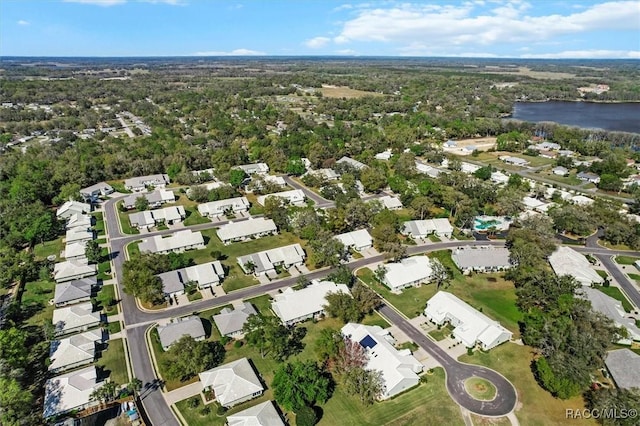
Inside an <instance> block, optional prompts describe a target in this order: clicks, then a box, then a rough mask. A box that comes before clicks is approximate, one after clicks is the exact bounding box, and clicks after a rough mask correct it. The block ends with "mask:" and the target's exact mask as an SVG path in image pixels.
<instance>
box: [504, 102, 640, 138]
mask: <svg viewBox="0 0 640 426" xmlns="http://www.w3.org/2000/svg"><path fill="white" fill-rule="evenodd" d="M511 117H512V118H514V119H516V120H523V121H532V122H534V123H537V122H540V121H553V122H556V123H560V124H565V125H568V126H577V127H583V128H587V129H604V130H615V131H620V132H633V133H640V103H596V102H565V101H549V102H516V103H515V104H514V105H513V114H512V116H511Z"/></svg>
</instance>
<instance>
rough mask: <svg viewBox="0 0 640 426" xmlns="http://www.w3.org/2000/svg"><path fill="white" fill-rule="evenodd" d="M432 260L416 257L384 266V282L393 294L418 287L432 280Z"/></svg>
mask: <svg viewBox="0 0 640 426" xmlns="http://www.w3.org/2000/svg"><path fill="white" fill-rule="evenodd" d="M431 265H432V263H431V259H429V258H428V257H426V256H414V257H408V258H406V259H402V260H401V261H400V262H396V263H387V264H386V265H384V269H385V274H384V278H383V279H382V282H383V283H384V285H386V286H387V287H389V289H391V291H392V292H394V293H400V292H401V291H402V290H404V289H405V288H409V287H418V286H419V285H420V284H422V283H427V282H429V280H430V279H431V274H432V273H433V270H432V269H431Z"/></svg>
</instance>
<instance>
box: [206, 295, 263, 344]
mask: <svg viewBox="0 0 640 426" xmlns="http://www.w3.org/2000/svg"><path fill="white" fill-rule="evenodd" d="M256 314H257V312H256V310H255V309H254V307H253V305H252V304H251V303H248V302H244V303H243V304H242V306H241V307H239V308H237V309H233V310H231V309H229V308H224V309H223V310H222V311H220V313H219V314H217V315H214V316H213V322H215V323H216V327H218V330H219V331H220V334H222V335H223V336H226V335H228V334H233V333H236V332H238V331H240V330H242V327H243V326H244V323H245V322H246V321H247V318H249V316H250V315H256Z"/></svg>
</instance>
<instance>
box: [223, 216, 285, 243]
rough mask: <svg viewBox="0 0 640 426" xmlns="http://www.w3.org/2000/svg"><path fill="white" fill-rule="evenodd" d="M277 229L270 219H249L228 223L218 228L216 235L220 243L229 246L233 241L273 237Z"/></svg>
mask: <svg viewBox="0 0 640 426" xmlns="http://www.w3.org/2000/svg"><path fill="white" fill-rule="evenodd" d="M277 233H278V227H277V226H276V224H275V223H274V222H273V220H271V219H265V218H263V217H258V218H251V219H249V220H245V221H242V222H230V223H227V224H226V225H222V226H221V227H220V228H218V231H217V234H218V238H220V241H222V242H223V243H224V244H230V243H232V242H235V241H244V240H248V239H251V238H260V237H264V236H266V235H275V234H277Z"/></svg>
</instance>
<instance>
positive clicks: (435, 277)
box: [431, 259, 453, 289]
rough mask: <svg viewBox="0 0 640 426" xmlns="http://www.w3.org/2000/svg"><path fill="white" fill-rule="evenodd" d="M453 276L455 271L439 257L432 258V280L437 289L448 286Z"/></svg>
mask: <svg viewBox="0 0 640 426" xmlns="http://www.w3.org/2000/svg"><path fill="white" fill-rule="evenodd" d="M452 278H453V273H452V272H451V270H450V269H449V268H447V267H446V266H444V265H443V264H442V263H441V262H440V261H439V260H438V259H431V281H432V282H433V283H434V284H435V285H436V288H437V289H440V288H444V287H447V286H448V285H449V283H450V282H451V279H452Z"/></svg>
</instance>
